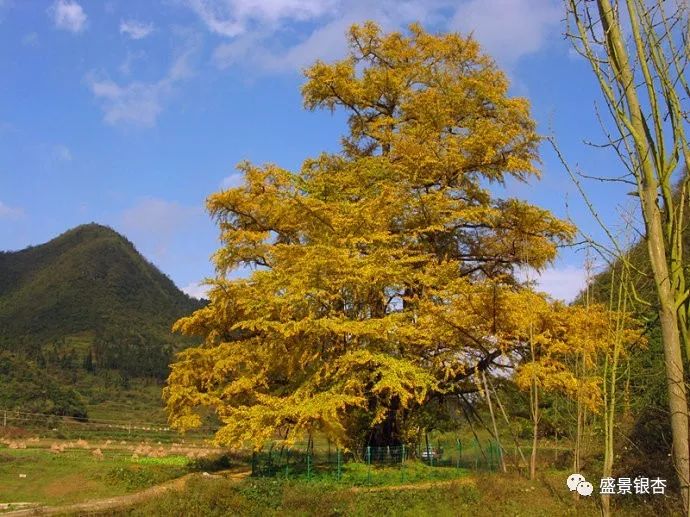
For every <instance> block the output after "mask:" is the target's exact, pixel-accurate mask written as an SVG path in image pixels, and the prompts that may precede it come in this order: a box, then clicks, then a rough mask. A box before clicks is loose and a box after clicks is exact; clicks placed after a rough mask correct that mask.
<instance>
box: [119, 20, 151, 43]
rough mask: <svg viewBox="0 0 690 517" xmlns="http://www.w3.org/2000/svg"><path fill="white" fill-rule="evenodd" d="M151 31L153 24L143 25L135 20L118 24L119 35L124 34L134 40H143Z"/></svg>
mask: <svg viewBox="0 0 690 517" xmlns="http://www.w3.org/2000/svg"><path fill="white" fill-rule="evenodd" d="M153 31H154V27H153V23H143V22H138V21H136V20H123V21H121V22H120V34H124V35H125V36H127V37H129V38H131V39H134V40H138V39H144V38H145V37H146V36H148V35H150V34H151V33H152V32H153Z"/></svg>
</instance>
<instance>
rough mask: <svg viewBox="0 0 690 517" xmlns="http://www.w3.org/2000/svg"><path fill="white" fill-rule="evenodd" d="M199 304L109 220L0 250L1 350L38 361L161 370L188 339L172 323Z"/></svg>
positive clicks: (143, 371) (133, 370)
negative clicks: (12, 249)
mask: <svg viewBox="0 0 690 517" xmlns="http://www.w3.org/2000/svg"><path fill="white" fill-rule="evenodd" d="M201 306H203V302H201V301H199V300H195V299H193V298H190V297H189V296H187V295H186V294H185V293H183V292H182V291H180V290H179V289H178V288H177V287H176V286H175V284H174V283H173V282H172V280H170V279H169V278H168V277H167V276H165V275H164V274H163V273H162V272H161V271H160V270H158V269H157V268H156V267H155V266H154V265H153V264H151V263H150V262H148V261H147V260H146V259H145V258H144V257H143V256H142V255H141V254H140V253H139V252H138V251H137V250H136V249H135V248H134V246H133V244H132V243H131V242H130V241H128V240H127V239H126V238H125V237H123V236H122V235H120V234H118V233H117V232H115V231H114V230H113V229H111V228H108V227H106V226H101V225H98V224H86V225H82V226H78V227H77V228H74V229H71V230H69V231H67V232H65V233H63V234H62V235H60V236H58V237H56V238H55V239H53V240H51V241H50V242H47V243H45V244H41V245H39V246H32V247H28V248H26V249H24V250H21V251H15V252H0V348H2V349H5V350H9V351H12V352H19V353H23V354H27V355H28V356H30V357H31V358H32V359H35V360H37V362H38V363H39V364H41V363H43V364H45V363H47V362H51V363H53V364H54V363H56V362H57V365H58V366H65V367H74V366H83V367H84V368H87V369H94V368H97V367H107V368H113V369H124V370H125V371H127V372H128V373H129V375H131V376H138V375H149V374H151V375H154V376H164V375H165V371H161V370H165V369H166V368H167V364H168V362H169V359H170V357H171V352H172V350H173V349H176V348H179V347H182V346H185V345H186V344H188V342H186V341H185V339H184V338H183V337H181V336H176V335H173V334H172V333H171V331H170V327H171V325H172V323H173V322H174V321H175V320H177V319H178V318H179V317H181V316H183V315H186V314H189V313H191V312H193V311H194V310H196V309H198V308H200V307H201ZM147 361H148V362H149V363H151V364H148V365H146V364H136V363H137V362H138V363H142V362H144V363H146V362H147ZM153 363H155V365H153ZM142 368H143V369H142ZM153 370H156V371H155V372H154V371H153Z"/></svg>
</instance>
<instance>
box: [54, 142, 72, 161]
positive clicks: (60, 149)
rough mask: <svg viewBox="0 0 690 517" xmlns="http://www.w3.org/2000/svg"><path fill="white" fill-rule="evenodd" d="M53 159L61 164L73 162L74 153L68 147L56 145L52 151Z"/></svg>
mask: <svg viewBox="0 0 690 517" xmlns="http://www.w3.org/2000/svg"><path fill="white" fill-rule="evenodd" d="M52 155H53V158H54V159H55V160H57V161H61V162H71V161H72V151H70V150H69V147H67V146H66V145H62V144H58V145H54V146H53V149H52Z"/></svg>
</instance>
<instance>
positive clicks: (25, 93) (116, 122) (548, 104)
mask: <svg viewBox="0 0 690 517" xmlns="http://www.w3.org/2000/svg"><path fill="white" fill-rule="evenodd" d="M562 9H563V8H562V3H561V2H560V1H558V0H465V1H448V0H408V1H395V0H381V1H378V2H371V1H361V0H263V1H262V0H146V1H134V0H131V1H122V2H116V1H101V0H76V1H75V0H58V1H46V2H43V1H39V0H30V1H26V0H0V70H2V72H1V73H0V249H2V250H17V249H21V248H24V247H26V246H28V245H35V244H39V243H41V242H45V241H47V240H49V239H51V238H53V237H55V236H56V235H58V234H60V233H62V232H63V231H65V230H67V229H68V228H71V227H73V226H76V225H78V224H82V223H87V222H91V221H95V222H99V223H102V224H107V225H109V226H112V227H113V228H115V229H116V230H118V231H120V232H122V233H123V234H125V235H126V236H127V237H128V238H129V239H130V240H132V241H133V242H134V243H135V245H136V246H137V248H138V249H139V250H140V251H141V252H142V253H143V254H144V255H145V256H146V257H147V258H148V259H149V260H151V261H152V262H154V263H155V264H156V265H158V266H159V267H160V268H161V269H162V270H163V272H165V273H166V274H168V275H169V276H170V277H171V278H172V279H173V280H174V281H175V283H177V285H178V286H180V287H181V288H184V289H185V290H186V291H187V292H189V293H192V294H196V295H199V294H200V293H201V292H202V291H201V290H200V288H198V287H197V283H198V282H199V281H200V280H202V279H203V278H204V277H207V276H210V275H212V274H213V268H212V265H211V263H210V260H209V257H210V255H211V254H212V253H213V251H214V250H215V249H216V247H217V246H218V240H217V232H216V229H215V227H214V225H213V222H212V221H211V220H210V219H209V217H208V216H207V214H206V213H205V212H204V199H205V198H206V196H208V195H209V194H211V193H212V192H214V191H217V190H219V189H221V188H223V187H224V186H225V187H227V186H232V185H236V184H237V182H238V181H239V177H238V176H237V174H236V173H235V169H234V166H235V165H236V164H237V163H238V162H239V161H241V160H245V159H248V160H250V161H252V162H255V163H268V162H270V163H276V164H278V165H280V166H283V167H285V168H290V169H296V168H298V167H299V165H300V163H301V162H302V160H303V159H305V158H307V157H309V156H314V155H315V154H317V153H319V152H321V151H324V150H327V151H336V150H337V149H338V143H339V137H340V135H341V134H342V133H343V132H344V131H345V125H344V117H343V116H342V114H337V113H336V114H335V115H331V114H330V113H328V112H307V111H304V110H303V108H302V100H301V97H300V94H299V87H300V85H301V83H302V75H301V72H300V71H301V70H302V69H303V68H304V67H305V66H308V65H309V64H310V63H312V62H313V61H314V60H316V59H317V58H320V59H324V60H326V61H329V60H334V59H337V58H340V57H343V56H344V55H345V51H346V43H345V38H344V33H345V31H346V29H347V27H348V26H349V25H350V24H351V23H353V22H361V21H364V20H367V19H373V20H375V21H377V22H379V23H380V24H381V25H382V26H383V27H384V28H386V29H389V30H393V29H404V28H405V27H406V25H407V24H409V23H410V22H412V21H420V22H421V23H422V24H423V25H424V26H425V27H426V28H427V29H428V30H431V31H435V32H438V31H459V32H461V33H468V32H472V33H473V34H474V35H475V37H476V38H477V39H478V40H479V42H480V43H481V44H482V45H483V47H484V49H485V50H486V52H488V53H489V54H491V55H492V56H493V57H494V58H495V59H496V60H497V62H498V63H499V64H500V66H501V67H503V69H504V70H505V71H506V72H507V73H508V75H509V77H510V78H511V81H512V87H511V94H512V95H519V96H525V97H527V98H529V99H530V101H531V102H532V107H533V116H534V118H535V119H536V120H537V122H538V124H539V128H540V131H541V132H542V133H543V134H554V135H555V137H556V138H557V140H558V142H559V145H560V146H561V148H562V150H563V151H564V153H565V154H566V156H567V157H568V159H569V160H570V162H571V164H572V165H573V166H579V167H581V168H582V169H583V170H584V171H586V172H587V173H589V174H602V175H610V176H615V175H617V174H620V171H621V166H620V165H619V164H618V163H617V162H616V160H615V159H614V157H613V156H612V155H611V153H609V152H606V151H598V150H595V149H593V148H591V147H587V146H586V145H584V144H583V140H585V139H588V140H594V141H597V142H600V141H602V139H603V136H602V132H601V129H600V128H599V125H598V122H597V120H596V118H595V115H594V103H595V102H596V101H597V100H598V99H599V93H598V90H597V87H596V85H595V84H594V82H593V77H592V74H591V72H590V70H589V69H588V65H587V64H586V63H585V62H584V61H583V60H582V59H581V58H579V57H577V56H575V55H574V53H573V52H572V51H571V50H570V47H569V43H568V42H567V41H565V40H564V38H563V32H564V25H563V21H562V19H563V17H564V12H563V11H562ZM542 161H543V163H542V166H541V168H542V171H543V177H542V180H541V181H538V182H532V183H530V184H529V185H523V184H509V185H507V186H506V188H505V189H504V190H503V191H501V190H499V191H498V192H497V193H498V194H500V195H502V196H516V197H520V198H524V199H528V200H530V201H531V202H533V203H535V204H538V205H540V206H543V207H546V208H549V209H550V210H552V211H553V212H554V213H556V214H557V215H559V216H561V217H570V218H571V219H572V220H573V221H574V222H575V223H577V224H578V225H579V226H580V227H581V228H582V229H583V230H584V231H586V232H588V233H591V234H592V235H594V236H595V237H600V236H601V232H599V231H598V229H597V227H596V225H595V224H594V222H593V221H592V218H591V217H590V216H589V214H588V212H587V210H586V209H585V207H584V205H583V203H582V201H581V200H580V198H579V196H578V194H577V193H576V190H575V188H574V186H573V185H572V184H571V182H570V180H569V179H568V176H567V174H566V172H565V170H564V169H563V167H562V166H561V165H560V163H559V162H558V160H557V159H556V157H555V156H554V155H553V152H552V151H550V149H549V148H548V147H547V146H546V144H545V145H544V147H543V149H542ZM588 187H589V190H590V192H591V195H592V199H593V201H594V202H595V204H596V205H597V207H598V209H599V211H600V212H601V214H602V216H603V217H604V219H605V220H607V221H610V222H615V221H616V220H617V218H618V216H617V212H618V211H619V210H620V207H621V206H622V207H627V206H630V203H631V201H630V200H631V198H630V197H627V196H625V189H624V190H621V189H620V188H614V187H612V186H610V185H606V184H601V183H589V184H588ZM584 260H585V256H584V253H582V252H576V251H574V250H564V251H563V253H562V254H561V256H560V258H559V259H558V261H557V262H556V263H555V264H554V265H553V266H552V267H551V268H550V269H549V270H547V271H545V272H544V273H543V274H542V277H541V280H540V285H541V286H542V288H543V289H545V290H547V291H549V292H551V293H552V294H553V295H554V296H556V297H559V298H566V299H568V298H570V297H572V296H573V294H574V293H576V292H577V290H578V289H579V288H580V287H581V285H582V281H583V278H584V274H583V262H584Z"/></svg>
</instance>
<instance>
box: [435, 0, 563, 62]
mask: <svg viewBox="0 0 690 517" xmlns="http://www.w3.org/2000/svg"><path fill="white" fill-rule="evenodd" d="M562 11H563V8H562V6H561V4H560V3H558V2H554V1H553V0H470V1H468V2H464V3H460V4H459V5H458V8H457V10H456V11H455V15H454V16H453V18H452V21H451V23H450V26H449V29H451V30H457V31H461V32H463V33H470V32H471V33H473V34H474V36H475V37H476V38H477V40H478V41H479V42H480V43H481V45H482V46H483V47H484V49H485V50H486V51H487V52H488V53H489V54H491V55H492V56H493V57H495V58H496V59H497V60H498V61H499V62H500V63H501V64H502V65H504V66H512V65H513V64H514V63H515V62H516V61H517V60H518V59H520V58H521V57H523V56H526V55H529V54H532V53H534V52H537V51H538V50H540V49H542V48H544V46H545V45H546V43H547V40H548V37H549V36H550V35H553V34H556V33H558V29H559V25H560V21H561V18H562V17H563V12H562Z"/></svg>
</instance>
